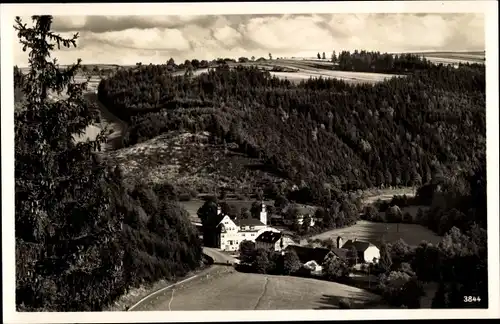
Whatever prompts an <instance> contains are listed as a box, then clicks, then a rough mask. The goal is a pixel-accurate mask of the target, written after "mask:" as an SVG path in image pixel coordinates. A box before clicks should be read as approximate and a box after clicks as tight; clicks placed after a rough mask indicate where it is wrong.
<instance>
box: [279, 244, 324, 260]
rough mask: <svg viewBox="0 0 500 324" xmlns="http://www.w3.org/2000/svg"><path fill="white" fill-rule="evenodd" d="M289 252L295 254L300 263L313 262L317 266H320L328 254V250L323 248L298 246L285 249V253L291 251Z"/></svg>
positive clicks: (289, 246)
mask: <svg viewBox="0 0 500 324" xmlns="http://www.w3.org/2000/svg"><path fill="white" fill-rule="evenodd" d="M291 250H294V251H295V253H297V256H298V257H299V260H300V262H302V263H306V262H308V261H311V260H314V261H316V262H317V263H318V264H322V263H323V261H324V259H325V257H326V256H327V255H328V253H329V252H330V250H329V249H325V248H310V247H306V246H299V245H288V246H287V247H286V248H285V251H291Z"/></svg>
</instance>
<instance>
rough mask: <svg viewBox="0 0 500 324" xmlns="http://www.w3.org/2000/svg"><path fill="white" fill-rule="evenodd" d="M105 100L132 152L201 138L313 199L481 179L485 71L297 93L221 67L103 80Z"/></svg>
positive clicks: (152, 69) (303, 86)
mask: <svg viewBox="0 0 500 324" xmlns="http://www.w3.org/2000/svg"><path fill="white" fill-rule="evenodd" d="M99 99H100V100H101V101H102V102H103V103H104V104H105V105H107V106H108V107H109V109H110V110H112V111H113V112H114V113H115V114H117V115H118V116H120V117H121V118H123V119H126V120H128V121H129V122H130V128H129V130H130V131H129V134H128V138H127V142H128V145H133V144H135V143H139V142H142V141H145V140H148V139H150V138H153V137H155V136H158V135H160V134H162V133H163V132H165V131H169V130H179V129H180V130H189V131H201V130H206V131H209V132H211V133H212V134H213V135H214V141H216V142H218V143H230V142H235V143H237V144H238V145H239V147H240V149H241V150H242V151H243V152H245V153H246V154H248V155H250V156H253V157H260V158H262V159H263V160H264V161H266V163H267V165H268V166H269V167H271V168H272V169H274V170H275V171H276V172H279V173H281V174H285V175H286V177H288V178H290V179H291V180H293V181H294V182H295V183H297V184H300V183H301V180H304V181H305V183H306V184H307V185H308V187H309V188H310V189H311V190H312V191H313V192H315V193H319V192H320V191H321V188H322V187H323V185H324V183H325V182H327V183H329V184H330V185H331V186H333V187H334V188H338V189H341V190H355V189H364V188H369V187H374V186H382V185H385V186H388V185H393V186H396V185H404V186H412V185H419V184H421V183H426V182H428V181H429V180H430V179H431V178H432V176H433V175H452V174H454V173H455V171H456V170H461V169H465V170H471V169H475V168H476V167H477V166H478V164H479V162H478V161H479V159H481V158H482V156H484V155H485V145H486V136H485V135H486V120H485V113H486V105H485V68H484V66H483V65H461V66H460V67H459V68H457V69H455V68H452V67H446V66H435V65H429V67H428V68H427V69H425V70H419V71H413V73H412V74H411V75H407V76H405V77H395V78H392V79H390V80H387V81H384V82H381V83H378V84H375V85H368V84H362V85H351V84H348V83H346V82H343V81H339V80H335V79H328V80H326V79H311V80H308V81H304V82H301V83H300V84H292V83H291V82H289V81H288V80H280V79H278V78H276V77H272V76H271V74H270V73H268V72H263V71H259V70H257V69H256V68H251V67H250V68H248V67H236V68H232V69H230V68H229V67H227V66H224V65H222V66H220V67H217V68H215V69H212V70H211V71H209V72H208V73H203V74H201V75H200V76H198V77H194V78H190V77H188V76H179V77H173V76H171V75H170V74H169V73H168V71H167V68H166V66H164V65H150V66H142V67H139V68H138V69H135V70H125V71H120V72H118V73H117V74H116V75H115V76H114V77H112V78H110V79H106V80H103V81H101V83H100V85H99ZM313 196H315V197H318V195H313Z"/></svg>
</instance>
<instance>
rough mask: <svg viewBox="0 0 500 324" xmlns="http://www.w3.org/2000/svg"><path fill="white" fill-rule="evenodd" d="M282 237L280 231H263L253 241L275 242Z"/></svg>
mask: <svg viewBox="0 0 500 324" xmlns="http://www.w3.org/2000/svg"><path fill="white" fill-rule="evenodd" d="M281 237H282V235H281V233H278V232H273V231H265V232H263V233H262V234H260V235H259V236H257V238H256V239H255V242H263V243H271V244H275V243H276V242H278V240H279V239H280V238H281Z"/></svg>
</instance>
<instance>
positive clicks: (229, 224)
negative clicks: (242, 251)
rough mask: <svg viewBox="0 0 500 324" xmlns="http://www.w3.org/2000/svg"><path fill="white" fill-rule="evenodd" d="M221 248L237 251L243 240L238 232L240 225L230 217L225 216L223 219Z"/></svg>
mask: <svg viewBox="0 0 500 324" xmlns="http://www.w3.org/2000/svg"><path fill="white" fill-rule="evenodd" d="M219 226H221V233H220V249H221V250H224V251H237V250H238V249H239V247H240V243H241V241H242V239H241V235H240V234H239V232H238V226H236V224H235V223H234V222H233V221H232V220H231V218H229V216H224V218H223V219H222V220H221V222H220V225H219Z"/></svg>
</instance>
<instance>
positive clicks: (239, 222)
mask: <svg viewBox="0 0 500 324" xmlns="http://www.w3.org/2000/svg"><path fill="white" fill-rule="evenodd" d="M233 222H234V223H235V224H236V226H265V225H264V223H262V222H261V221H260V220H259V219H256V218H237V219H234V220H233Z"/></svg>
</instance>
